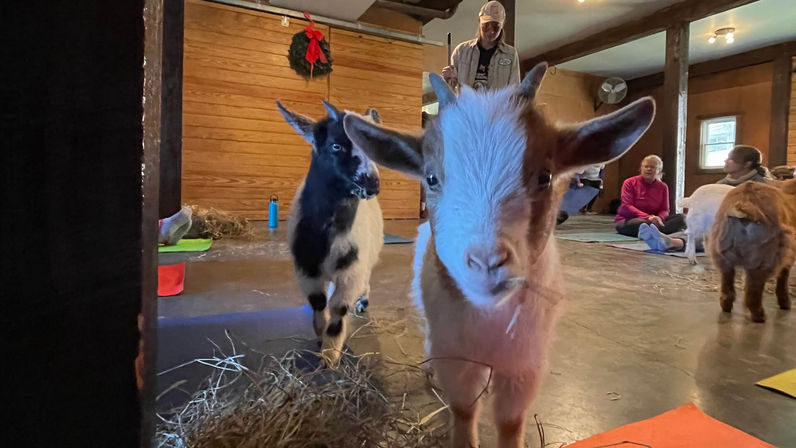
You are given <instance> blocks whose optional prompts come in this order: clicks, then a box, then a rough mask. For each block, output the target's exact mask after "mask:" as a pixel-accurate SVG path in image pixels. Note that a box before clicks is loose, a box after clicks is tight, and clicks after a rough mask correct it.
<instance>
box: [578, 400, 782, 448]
mask: <svg viewBox="0 0 796 448" xmlns="http://www.w3.org/2000/svg"><path fill="white" fill-rule="evenodd" d="M623 442H624V443H623ZM609 446H610V447H611V448H640V447H644V446H651V447H654V448H712V447H716V448H719V447H720V448H776V447H775V446H774V445H771V444H768V443H766V442H763V441H762V440H760V439H757V438H755V437H752V436H751V435H749V434H747V433H745V432H743V431H741V430H740V429H737V428H733V427H732V426H730V425H727V424H726V423H722V422H720V421H718V420H716V419H714V418H711V417H709V416H707V415H705V414H704V413H702V411H700V410H699V409H698V408H697V407H696V406H695V405H694V404H693V403H688V404H686V405H683V406H680V407H679V408H676V409H672V410H671V411H669V412H665V413H663V414H661V415H659V416H657V417H653V418H650V419H647V420H642V421H640V422H636V423H631V424H629V425H625V426H620V427H619V428H616V429H612V430H610V431H607V432H604V433H602V434H597V435H596V436H593V437H589V438H588V439H585V440H581V441H579V442H575V443H573V444H571V445H567V446H566V448H594V447H609Z"/></svg>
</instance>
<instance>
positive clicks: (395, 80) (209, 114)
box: [182, 0, 422, 219]
mask: <svg viewBox="0 0 796 448" xmlns="http://www.w3.org/2000/svg"><path fill="white" fill-rule="evenodd" d="M305 26H306V22H305V21H301V20H296V19H291V20H290V26H289V27H283V26H282V25H281V23H280V17H279V16H274V15H269V14H265V13H260V12H256V11H250V10H245V9H240V8H234V7H229V6H224V5H218V4H212V3H207V2H202V1H199V0H186V4H185V41H184V43H185V47H184V77H183V80H184V85H183V92H184V93H183V162H182V164H183V183H182V189H183V195H182V199H183V202H185V203H190V204H199V205H203V206H212V207H218V208H220V209H223V210H226V211H229V212H233V213H236V214H239V215H242V216H246V217H249V218H252V219H266V218H267V214H268V198H269V197H270V196H271V195H272V194H276V195H278V196H279V199H280V218H281V219H285V218H286V217H287V214H288V212H289V210H290V205H291V202H292V199H293V195H294V193H295V190H296V188H297V187H298V185H299V183H300V182H301V179H302V177H303V176H304V174H305V173H306V169H307V167H308V165H309V161H310V152H311V148H310V146H309V145H308V144H307V143H306V142H305V141H304V139H303V138H302V137H300V136H298V135H297V134H296V133H295V132H294V131H293V129H292V128H290V127H289V126H288V125H287V124H286V123H285V122H284V120H283V119H282V116H281V115H280V114H279V112H278V111H277V110H276V106H275V104H274V103H275V101H276V100H280V101H282V102H283V104H285V106H286V107H288V108H289V109H291V110H295V111H296V112H300V113H303V114H305V115H309V116H311V117H315V118H321V117H323V116H324V115H325V111H324V109H323V106H322V105H321V100H322V99H325V100H328V101H330V102H332V104H335V105H336V106H337V107H339V108H341V109H343V108H348V109H351V110H356V111H359V112H364V110H365V109H366V108H367V107H376V108H377V109H378V110H379V112H380V113H381V116H382V118H383V120H384V122H385V124H387V125H394V126H399V127H419V126H420V108H421V104H420V103H421V74H422V48H421V46H420V45H415V44H410V43H404V42H399V41H394V40H389V39H384V38H379V37H374V36H366V35H361V34H358V33H351V32H348V31H343V30H332V29H330V28H329V27H327V26H323V25H317V24H316V28H317V29H319V30H320V31H322V32H323V33H324V36H326V38H327V40H329V42H330V45H331V49H332V58H333V60H334V71H333V72H332V74H331V75H329V76H327V77H321V78H315V79H313V80H305V79H304V78H301V77H300V76H298V75H297V74H295V72H294V71H293V70H292V69H291V68H290V67H289V64H288V61H287V57H286V55H287V50H288V47H289V45H290V42H291V39H292V36H293V34H295V33H297V32H299V31H301V30H302V29H303V28H304V27H305ZM382 185H383V188H382V193H381V195H380V202H381V204H382V208H383V210H384V216H385V217H387V218H410V217H417V216H418V207H419V195H420V193H419V191H420V190H419V185H418V184H417V182H414V181H411V180H410V179H408V178H407V177H405V176H403V175H401V174H398V173H395V172H390V171H388V170H382Z"/></svg>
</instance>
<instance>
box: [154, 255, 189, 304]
mask: <svg viewBox="0 0 796 448" xmlns="http://www.w3.org/2000/svg"><path fill="white" fill-rule="evenodd" d="M183 289H185V262H182V263H177V264H169V265H165V266H158V296H160V297H168V296H176V295H177V294H179V293H181V292H182V290H183Z"/></svg>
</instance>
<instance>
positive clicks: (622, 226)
mask: <svg viewBox="0 0 796 448" xmlns="http://www.w3.org/2000/svg"><path fill="white" fill-rule="evenodd" d="M662 172H663V160H661V158H660V157H658V156H656V155H650V156H647V157H644V160H642V161H641V174H639V175H638V176H633V177H631V178H629V179H626V180H625V182H624V183H623V184H622V205H620V206H619V210H618V211H617V214H616V218H615V219H614V222H615V223H616V231H617V233H620V234H622V235H626V236H632V237H637V236H638V230H639V227H641V225H642V224H645V223H646V224H649V225H654V226H655V227H657V228H658V230H660V231H661V233H663V234H667V235H668V234H670V233H674V232H677V231H680V230H683V229H685V216H684V215H681V214H674V215H670V214H669V187H668V186H667V185H666V184H665V183H663V182H662V181H661V174H662Z"/></svg>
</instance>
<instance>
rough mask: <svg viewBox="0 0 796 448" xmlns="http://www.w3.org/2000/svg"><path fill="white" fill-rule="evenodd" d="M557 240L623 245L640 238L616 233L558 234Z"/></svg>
mask: <svg viewBox="0 0 796 448" xmlns="http://www.w3.org/2000/svg"><path fill="white" fill-rule="evenodd" d="M556 238H558V239H560V240H568V241H580V242H581V243H622V242H627V243H631V242H637V241H638V238H632V237H629V236H624V235H620V234H618V233H616V232H583V233H557V234H556Z"/></svg>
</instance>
